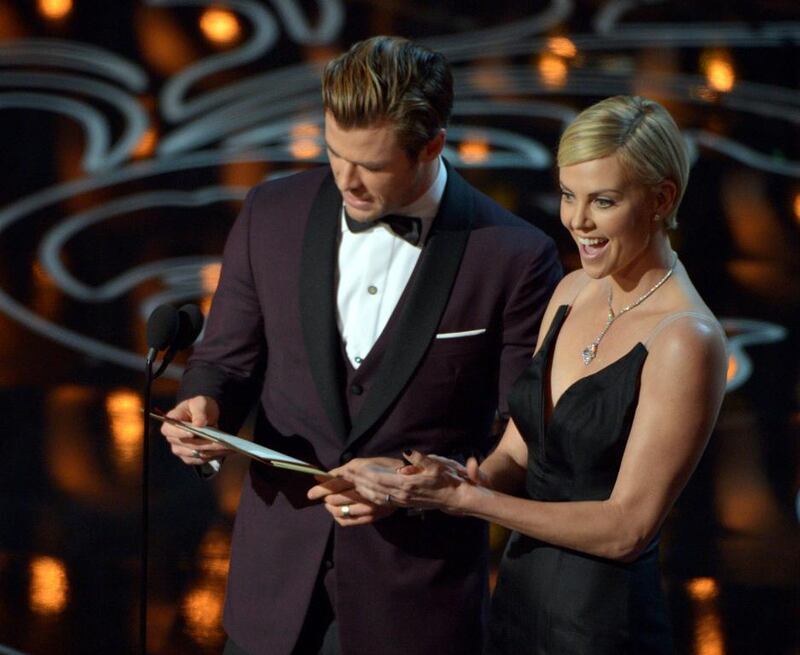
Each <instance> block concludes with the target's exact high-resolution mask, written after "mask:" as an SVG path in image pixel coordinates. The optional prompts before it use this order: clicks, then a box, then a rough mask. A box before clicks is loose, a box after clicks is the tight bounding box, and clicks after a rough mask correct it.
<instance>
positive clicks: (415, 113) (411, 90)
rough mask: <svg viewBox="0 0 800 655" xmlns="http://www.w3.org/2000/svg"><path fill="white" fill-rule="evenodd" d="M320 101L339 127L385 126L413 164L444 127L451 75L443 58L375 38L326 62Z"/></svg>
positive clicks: (449, 106)
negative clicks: (394, 131)
mask: <svg viewBox="0 0 800 655" xmlns="http://www.w3.org/2000/svg"><path fill="white" fill-rule="evenodd" d="M322 102H323V106H324V107H325V110H326V111H328V112H330V113H331V115H332V116H333V118H334V119H335V120H336V122H337V123H338V124H339V125H340V126H341V127H343V128H353V127H369V126H372V125H376V124H379V123H381V122H384V121H389V122H390V123H391V124H392V125H393V126H394V128H395V130H396V134H397V139H398V142H399V144H400V146H401V147H402V148H403V150H405V151H406V154H407V155H408V156H409V158H410V159H412V160H414V159H416V158H417V155H418V154H419V152H420V151H421V150H422V148H423V146H424V145H425V144H426V143H428V142H429V141H430V140H431V139H432V138H433V137H435V136H436V135H437V134H438V132H439V131H440V130H441V129H443V128H445V127H446V126H447V121H448V120H449V119H450V112H451V110H452V108H453V75H452V73H451V71H450V66H449V64H448V63H447V60H446V59H445V58H444V55H441V54H439V53H438V52H434V51H432V50H429V49H428V48H425V47H424V46H421V45H418V44H416V43H413V42H411V41H408V40H407V39H402V38H399V37H391V36H376V37H373V38H371V39H367V40H365V41H360V42H358V43H356V44H355V45H353V47H352V48H350V50H348V51H347V52H345V53H344V54H341V55H339V56H338V57H336V58H335V59H333V60H332V61H330V62H328V64H327V65H326V66H325V70H324V72H323V74H322Z"/></svg>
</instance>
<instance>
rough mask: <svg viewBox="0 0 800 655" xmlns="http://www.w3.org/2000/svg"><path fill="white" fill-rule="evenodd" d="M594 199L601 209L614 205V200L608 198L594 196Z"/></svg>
mask: <svg viewBox="0 0 800 655" xmlns="http://www.w3.org/2000/svg"><path fill="white" fill-rule="evenodd" d="M594 201H595V203H596V204H597V206H598V207H600V208H601V209H608V208H609V207H613V206H614V201H613V200H610V199H609V198H595V200H594Z"/></svg>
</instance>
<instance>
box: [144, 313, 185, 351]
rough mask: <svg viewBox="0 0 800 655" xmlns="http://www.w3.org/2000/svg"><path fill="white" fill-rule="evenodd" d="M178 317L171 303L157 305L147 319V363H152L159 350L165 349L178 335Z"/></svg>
mask: <svg viewBox="0 0 800 655" xmlns="http://www.w3.org/2000/svg"><path fill="white" fill-rule="evenodd" d="M179 327H180V318H179V314H178V310H177V309H175V308H174V307H173V306H172V305H159V306H158V307H156V308H155V309H154V310H153V313H152V314H150V318H148V319H147V346H148V348H149V350H148V351H147V363H148V365H149V364H152V363H153V360H154V359H155V357H156V355H157V354H158V352H159V351H161V350H164V349H166V348H167V347H169V346H170V345H171V344H172V343H174V341H175V339H176V338H177V336H178V329H179Z"/></svg>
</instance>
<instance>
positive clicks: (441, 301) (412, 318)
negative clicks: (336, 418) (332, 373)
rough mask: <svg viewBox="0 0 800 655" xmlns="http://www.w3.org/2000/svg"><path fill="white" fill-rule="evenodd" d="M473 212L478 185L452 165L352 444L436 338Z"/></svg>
mask: <svg viewBox="0 0 800 655" xmlns="http://www.w3.org/2000/svg"><path fill="white" fill-rule="evenodd" d="M472 214H473V198H472V190H471V189H470V187H469V185H467V183H466V182H465V181H464V179H463V178H462V177H461V176H460V175H459V174H458V173H456V172H455V171H454V170H453V169H452V168H451V167H450V166H448V168H447V187H446V188H445V192H444V196H443V197H442V203H441V205H440V207H439V213H438V214H437V216H436V219H435V220H434V223H433V226H432V228H431V232H430V235H429V236H428V240H427V242H426V244H425V247H424V248H423V251H422V254H421V255H420V259H419V262H418V264H417V270H416V271H415V272H414V275H413V276H412V280H413V286H412V288H411V289H409V296H408V300H407V301H406V302H405V303H404V306H403V309H402V313H401V314H400V316H399V318H398V321H397V324H396V326H395V328H394V331H393V333H392V338H391V345H390V346H389V347H388V348H387V350H386V352H385V353H384V354H383V357H382V359H381V362H380V365H379V366H378V369H377V371H376V372H375V375H374V378H373V379H374V380H375V383H374V386H372V389H371V390H370V391H369V393H368V394H367V396H366V398H365V399H364V404H363V406H362V408H361V411H360V412H359V413H358V415H357V416H356V417H355V419H354V421H353V427H352V429H351V430H350V434H349V435H348V437H347V445H348V446H349V445H350V444H352V443H353V442H355V441H357V440H358V439H360V438H362V437H363V436H364V435H365V434H366V433H367V431H368V430H369V429H370V428H371V427H372V426H373V425H374V424H375V423H376V422H377V421H378V420H379V419H380V418H381V416H383V414H384V413H385V412H386V410H387V409H388V408H389V406H390V405H391V404H392V403H393V402H394V400H395V399H396V398H397V396H398V395H399V394H400V393H402V391H403V389H404V388H405V386H406V384H407V383H408V381H409V379H410V378H411V376H412V375H413V374H414V371H415V370H416V369H417V366H418V365H419V363H420V360H421V359H422V357H423V355H424V354H425V352H426V351H427V349H428V346H429V345H430V343H431V341H432V340H433V339H434V338H435V336H436V330H437V328H438V325H439V321H440V320H441V317H442V314H443V313H444V310H445V308H446V306H447V302H448V300H449V298H450V291H451V290H452V288H453V283H454V281H455V278H456V274H457V273H458V267H459V264H460V263H461V258H462V256H463V254H464V249H465V247H466V245H467V240H468V238H469V232H470V227H471V225H472Z"/></svg>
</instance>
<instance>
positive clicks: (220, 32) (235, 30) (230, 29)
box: [200, 7, 242, 45]
mask: <svg viewBox="0 0 800 655" xmlns="http://www.w3.org/2000/svg"><path fill="white" fill-rule="evenodd" d="M200 29H201V31H202V32H203V34H204V35H205V37H206V38H207V39H208V40H209V41H211V42H212V43H215V44H217V45H229V44H231V43H234V42H236V41H238V40H239V37H240V36H241V33H242V28H241V26H240V25H239V19H238V18H236V14H234V13H233V12H232V11H229V10H227V9H223V8H221V7H211V8H209V9H206V10H205V11H204V12H203V13H202V14H201V16H200Z"/></svg>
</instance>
